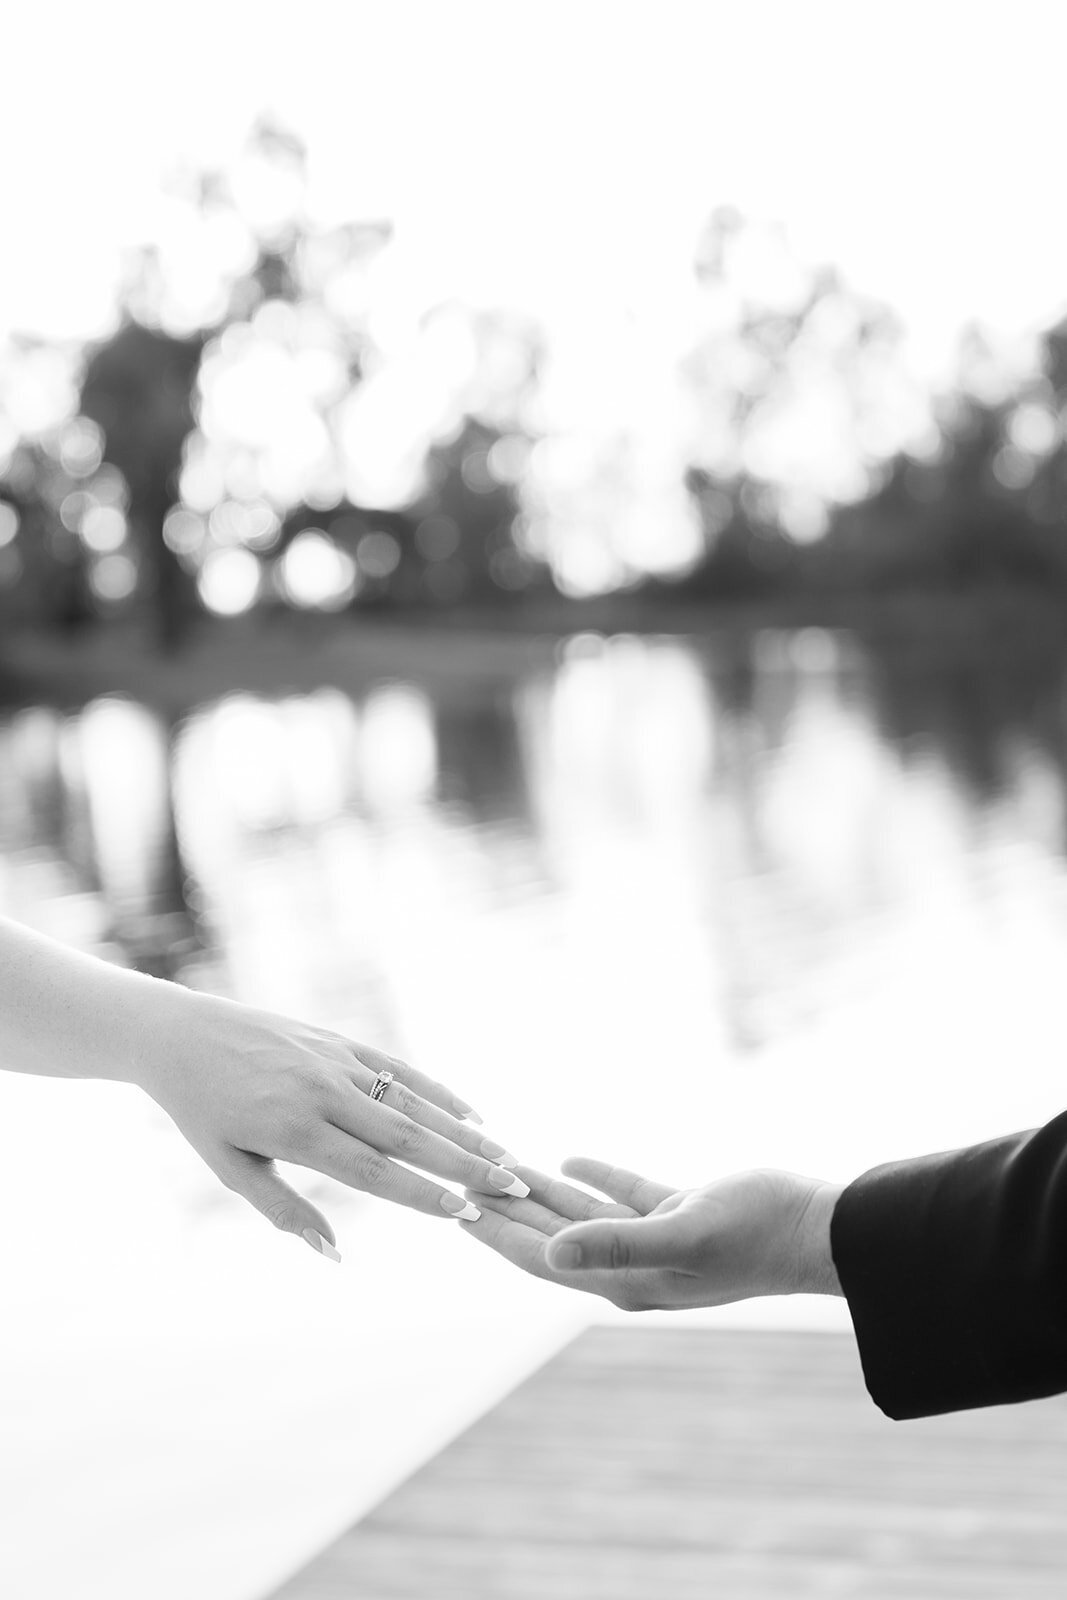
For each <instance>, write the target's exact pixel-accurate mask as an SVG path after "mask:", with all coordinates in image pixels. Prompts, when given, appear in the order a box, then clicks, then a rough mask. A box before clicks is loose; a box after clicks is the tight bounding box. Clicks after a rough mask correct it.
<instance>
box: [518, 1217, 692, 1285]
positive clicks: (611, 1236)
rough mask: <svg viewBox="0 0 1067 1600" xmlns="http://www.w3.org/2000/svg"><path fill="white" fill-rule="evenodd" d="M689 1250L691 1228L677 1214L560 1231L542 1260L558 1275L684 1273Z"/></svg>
mask: <svg viewBox="0 0 1067 1600" xmlns="http://www.w3.org/2000/svg"><path fill="white" fill-rule="evenodd" d="M694 1244H695V1239H694V1235H693V1223H692V1221H691V1219H690V1218H689V1217H688V1216H687V1215H686V1213H685V1211H684V1210H682V1209H678V1210H675V1211H669V1212H665V1213H663V1214H662V1215H657V1216H653V1217H635V1218H621V1217H620V1218H617V1219H616V1218H612V1219H610V1220H604V1221H597V1222H580V1223H578V1224H577V1226H576V1227H573V1228H562V1229H561V1230H560V1232H559V1233H557V1234H555V1235H554V1236H553V1238H552V1239H551V1240H550V1241H549V1243H548V1245H547V1247H546V1250H545V1260H546V1261H547V1263H548V1265H549V1266H550V1267H552V1268H554V1269H555V1271H557V1272H588V1271H589V1270H590V1269H593V1268H598V1269H599V1268H604V1267H607V1268H609V1269H611V1270H613V1271H622V1270H624V1269H625V1268H627V1267H684V1266H687V1265H688V1264H689V1263H690V1262H691V1261H692V1258H693V1247H694Z"/></svg>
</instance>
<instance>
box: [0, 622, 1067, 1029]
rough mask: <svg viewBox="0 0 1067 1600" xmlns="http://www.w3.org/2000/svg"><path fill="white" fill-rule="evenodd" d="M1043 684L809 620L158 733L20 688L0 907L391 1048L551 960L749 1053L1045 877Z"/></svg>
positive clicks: (537, 976) (1047, 799) (3, 803)
mask: <svg viewBox="0 0 1067 1600" xmlns="http://www.w3.org/2000/svg"><path fill="white" fill-rule="evenodd" d="M1059 688H1060V669H1059V667H1058V665H1050V663H1049V662H1048V661H1047V660H1036V659H1035V658H1031V659H1028V660H1027V659H1023V660H1022V661H1021V663H1020V664H1019V670H1018V671H1017V673H1016V674H1015V676H1014V677H1013V675H1012V672H1011V670H1010V669H1006V667H1005V663H1004V661H998V662H995V663H994V664H993V670H990V668H989V664H988V663H986V664H985V666H983V664H982V663H981V662H980V661H978V662H976V661H970V662H964V663H963V664H962V665H961V664H959V663H954V662H952V661H941V660H937V659H934V660H932V661H930V660H928V661H925V662H923V663H920V664H919V665H916V663H915V662H914V661H912V660H910V659H908V658H907V657H906V656H905V657H903V658H901V659H900V660H892V659H891V658H889V657H887V656H885V655H884V654H882V655H879V654H877V653H875V654H873V655H872V653H871V652H870V650H869V649H867V650H865V649H864V648H863V647H862V646H861V644H860V643H859V642H858V641H857V639H856V638H854V637H853V636H851V635H846V634H831V633H828V632H825V631H821V630H812V629H807V630H804V631H802V632H799V633H789V632H781V631H777V632H776V631H767V630H765V631H762V632H759V633H756V634H755V635H753V636H751V637H748V638H740V637H731V638H727V639H723V640H715V641H712V642H710V643H704V644H701V645H698V644H696V643H695V642H693V641H679V640H668V639H656V640H642V639H638V638H631V637H619V638H615V639H611V640H605V639H602V638H600V637H598V636H593V635H582V636H579V637H576V638H573V639H571V640H569V641H567V642H566V643H565V644H563V645H562V646H561V647H560V650H559V652H558V659H557V662H556V664H555V666H554V667H552V668H551V669H548V670H546V669H544V668H540V667H531V668H530V669H529V671H528V672H526V674H525V675H524V676H521V677H520V678H519V680H518V681H517V683H516V682H515V680H514V679H509V680H507V681H504V680H501V681H499V682H498V681H495V680H493V679H492V678H489V679H488V680H487V678H486V675H485V674H484V673H480V674H477V675H475V674H472V675H471V679H470V682H469V684H468V683H465V682H464V680H463V679H462V677H461V676H458V675H457V674H456V673H450V674H449V675H448V677H447V681H445V682H442V684H441V685H440V686H438V687H435V686H434V685H433V684H432V683H431V684H429V685H427V684H425V683H423V684H421V685H419V686H415V685H413V684H406V683H402V682H397V681H383V682H381V683H379V684H376V685H373V686H372V687H371V688H370V689H369V690H364V691H363V692H360V693H354V692H346V691H345V690H344V689H342V688H341V687H338V686H324V687H323V688H321V689H319V690H317V691H315V692H313V693H309V694H301V695H291V696H287V697H281V698H278V699H268V698H266V697H262V696H257V695H254V694H246V693H242V694H232V695H226V696H223V697H221V698H220V699H218V700H216V701H214V702H211V703H207V704H203V705H200V706H198V707H195V708H192V709H191V710H190V711H189V713H188V714H187V715H186V717H185V718H184V719H183V720H180V721H179V722H178V723H177V724H176V725H173V726H172V725H170V724H169V723H168V722H167V721H166V720H165V719H164V718H163V717H161V716H160V715H159V714H158V713H157V712H155V711H152V710H150V709H148V708H147V707H145V706H142V705H139V704H136V703H135V702H133V701H132V700H129V699H121V698H117V697H111V698H106V699H101V700H96V701H93V702H92V703H90V704H88V705H85V706H83V707H81V708H78V709H74V710H70V711H66V712H60V711H56V710H52V709H47V708H43V707H31V708H26V709H23V710H20V711H16V712H14V713H13V714H11V715H10V716H9V717H8V718H7V720H6V721H5V722H4V723H3V724H2V725H0V846H2V854H3V863H4V864H3V874H4V875H3V879H2V886H0V903H2V905H3V907H4V909H6V910H7V911H9V912H11V913H12V914H14V915H16V916H20V917H23V918H25V919H26V920H28V921H30V922H33V923H36V924H37V925H39V926H42V927H45V928H47V929H49V930H50V931H53V932H55V933H57V934H59V935H60V936H61V937H64V938H69V939H72V940H73V941H75V942H77V943H79V944H82V945H83V946H86V947H87V948H91V949H97V950H101V951H103V953H105V954H109V955H112V956H114V957H116V958H118V959H122V960H124V961H126V962H129V963H130V964H133V965H136V966H138V967H141V968H143V969H146V970H149V971H154V972H157V973H161V974H163V975H166V976H173V977H177V978H179V979H181V980H182V981H185V982H188V983H191V984H193V985H200V986H204V987H210V988H213V989H218V990H221V991H223V992H229V993H231V994H235V995H237V996H240V997H242V998H245V999H248V1000H252V1001H258V1002H260V1003H264V1004H271V1005H273V1006H274V1007H276V1008H278V1009H282V1010H289V1011H292V1012H294V1013H298V1014H300V1015H305V1016H309V1017H316V1018H321V1019H323V1020H325V1021H329V1022H331V1023H333V1024H334V1025H336V1026H344V1027H347V1028H349V1029H352V1030H354V1031H356V1032H358V1033H360V1034H362V1035H363V1036H373V1037H378V1038H381V1039H384V1040H385V1041H386V1042H389V1043H393V1044H395V1045H396V1046H397V1047H398V1048H405V1047H409V1046H410V1034H411V1031H412V1029H413V1027H414V1026H415V1025H416V1024H415V1022H414V1021H413V1019H416V1018H417V1017H418V1016H419V1015H422V1014H427V1015H430V1014H432V1015H433V1016H434V1017H435V1019H436V1022H435V1026H437V1027H439V1026H440V1024H441V1018H442V1016H444V1015H446V1014H447V1013H448V1012H449V1011H450V1010H451V1012H456V1011H457V1009H458V1010H460V1011H462V1010H463V1002H462V998H461V996H462V995H464V994H465V995H466V996H467V998H468V1002H469V997H470V994H471V991H472V988H473V990H475V991H477V990H478V988H479V986H481V988H482V990H483V992H484V989H485V985H486V984H487V983H488V982H489V980H490V978H492V981H493V983H494V984H497V985H501V984H502V985H503V988H504V990H505V991H507V992H510V993H512V994H513V995H514V996H518V995H519V993H520V991H523V990H525V991H526V992H528V991H530V990H531V989H532V990H534V991H536V990H537V989H538V988H539V987H541V986H542V985H541V980H542V979H543V978H544V977H545V976H546V974H547V973H548V972H549V969H551V972H552V973H553V974H555V973H556V972H557V966H556V963H557V960H558V957H559V954H560V952H565V953H566V961H565V965H566V966H567V969H568V971H569V973H570V980H571V982H572V992H571V994H570V996H569V1000H570V1003H573V1005H574V1006H576V1007H577V1006H582V1005H584V1006H588V1007H592V1008H594V1009H595V1008H597V1007H603V1008H605V1010H609V1011H610V1009H611V1008H612V1006H613V1005H615V1006H616V1007H617V1005H618V996H619V995H620V994H623V995H625V994H626V993H627V992H628V990H632V989H635V988H636V989H640V990H643V991H645V992H647V991H649V990H650V989H651V990H658V991H659V992H660V993H661V995H662V996H663V1003H664V1004H665V1005H666V1004H667V1003H668V1002H669V1003H670V1004H671V1005H672V1006H674V1007H676V1008H678V1007H681V1009H682V1010H683V1011H689V1012H699V1018H697V1017H696V1016H695V1015H694V1016H693V1018H692V1020H693V1023H694V1026H697V1027H698V1028H699V1036H700V1037H701V1038H703V1039H705V1040H707V1039H708V1038H711V1037H714V1038H715V1039H717V1040H720V1041H723V1042H725V1043H726V1044H727V1045H728V1046H730V1047H731V1048H734V1049H742V1050H744V1049H748V1048H753V1047H756V1046H759V1045H760V1044H763V1043H766V1042H767V1041H768V1040H769V1039H773V1037H774V1036H775V1035H776V1034H777V1033H778V1032H780V1031H781V1030H785V1029H789V1028H793V1027H795V1026H796V1025H797V1024H798V1022H803V1021H804V1020H805V1019H810V1018H811V1017H812V1016H813V1015H817V1014H818V1013H819V1011H820V1009H821V1008H825V1007H826V1006H827V1005H829V1004H831V1003H832V997H834V996H838V997H839V996H840V995H841V994H842V993H846V992H849V991H850V989H851V990H854V989H855V987H856V985H857V984H860V985H861V986H862V985H863V984H868V985H870V984H874V983H877V981H878V967H879V962H878V959H876V956H875V953H876V952H877V951H879V950H880V949H881V948H882V945H883V943H884V939H885V937H886V933H887V929H889V928H890V927H891V926H895V927H897V928H898V929H899V926H900V923H901V919H904V920H906V919H907V918H908V917H910V916H916V915H918V914H919V913H920V912H921V909H922V907H923V905H924V904H926V903H928V901H929V899H930V897H931V896H932V895H936V894H938V893H940V894H948V895H954V896H956V897H957V898H959V899H960V900H961V901H963V900H966V901H967V902H970V901H971V900H977V901H978V902H982V901H985V902H988V901H989V900H990V898H991V897H992V896H994V895H995V894H996V893H998V892H1000V890H1002V889H1003V886H1004V882H1005V875H1006V874H1007V875H1009V876H1010V874H1011V873H1013V872H1014V873H1015V874H1021V873H1022V872H1023V871H1024V865H1023V864H1024V861H1025V863H1026V864H1027V866H1026V870H1027V872H1028V873H1030V874H1031V875H1032V874H1033V873H1035V872H1036V873H1038V874H1039V875H1040V876H1041V877H1042V881H1043V882H1044V883H1045V885H1046V886H1051V885H1052V884H1053V882H1055V883H1059V882H1060V881H1061V878H1062V868H1061V865H1060V859H1059V858H1060V855H1061V851H1062V845H1063V841H1064V837H1065V830H1067V820H1065V814H1064V813H1065V782H1064V777H1065V765H1064V743H1063V739H1062V737H1061V729H1062V704H1063V701H1062V697H1061V695H1060V693H1059ZM520 927H521V928H522V930H523V932H522V935H521V937H520V936H519V935H518V934H517V932H516V930H517V929H519V928H520ZM509 947H510V948H512V949H513V953H514V954H515V959H516V961H518V962H519V963H520V964H521V966H522V968H523V971H522V974H521V979H520V977H519V975H518V974H517V973H515V972H512V973H511V974H510V975H509V974H508V973H501V971H500V970H499V960H500V957H501V952H502V951H504V950H505V949H507V948H509ZM460 951H462V952H463V954H462V958H460V956H459V955H458V954H457V952H460ZM683 974H684V978H683V977H682V976H681V975H683ZM449 984H450V985H452V986H453V987H454V988H455V989H456V991H457V992H456V993H455V994H454V995H453V998H452V1002H451V1007H449V1004H448V1002H447V997H446V995H445V993H444V988H443V986H446V987H447V985H449ZM428 997H431V998H432V1000H433V1004H432V1005H430V1004H428ZM426 1042H427V1044H428V1045H429V1047H430V1048H431V1050H432V1049H433V1047H434V1045H435V1043H436V1041H435V1040H433V1039H431V1040H428V1041H426Z"/></svg>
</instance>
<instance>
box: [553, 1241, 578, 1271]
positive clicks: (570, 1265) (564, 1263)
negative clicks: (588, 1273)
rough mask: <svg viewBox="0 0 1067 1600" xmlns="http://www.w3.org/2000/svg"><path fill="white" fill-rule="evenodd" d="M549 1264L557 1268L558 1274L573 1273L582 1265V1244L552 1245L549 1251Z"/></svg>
mask: <svg viewBox="0 0 1067 1600" xmlns="http://www.w3.org/2000/svg"><path fill="white" fill-rule="evenodd" d="M548 1264H549V1266H550V1267H555V1269H556V1271H557V1272H573V1271H574V1270H575V1268H576V1267H580V1266H581V1264H582V1247H581V1245H580V1244H557V1245H550V1246H549V1249H548Z"/></svg>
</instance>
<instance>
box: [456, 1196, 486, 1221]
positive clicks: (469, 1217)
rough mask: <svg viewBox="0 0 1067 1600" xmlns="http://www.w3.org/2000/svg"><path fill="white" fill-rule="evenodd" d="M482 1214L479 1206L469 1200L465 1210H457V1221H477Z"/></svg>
mask: <svg viewBox="0 0 1067 1600" xmlns="http://www.w3.org/2000/svg"><path fill="white" fill-rule="evenodd" d="M480 1216H481V1212H480V1211H479V1210H478V1207H477V1206H472V1205H471V1203H470V1201H469V1200H468V1201H467V1204H466V1205H465V1206H464V1207H463V1210H462V1211H457V1212H456V1221H457V1222H477V1220H478V1218H479V1217H480Z"/></svg>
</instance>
